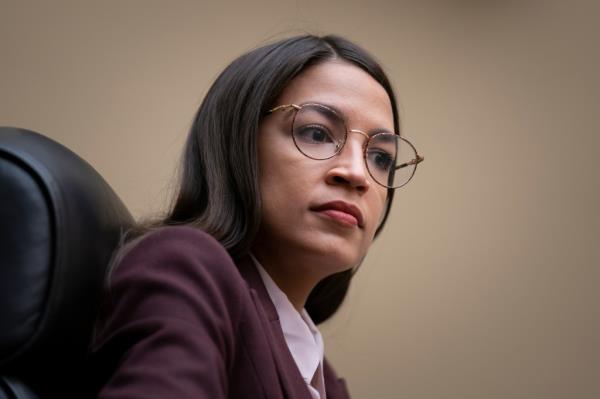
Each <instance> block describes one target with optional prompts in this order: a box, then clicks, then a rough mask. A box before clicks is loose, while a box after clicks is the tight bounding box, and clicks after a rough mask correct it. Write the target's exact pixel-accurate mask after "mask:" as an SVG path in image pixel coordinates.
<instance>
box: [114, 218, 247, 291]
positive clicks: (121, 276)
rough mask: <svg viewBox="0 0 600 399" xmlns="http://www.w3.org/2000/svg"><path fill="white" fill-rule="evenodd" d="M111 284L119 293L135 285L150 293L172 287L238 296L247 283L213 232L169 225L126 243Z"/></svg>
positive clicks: (116, 261) (179, 289) (118, 258)
mask: <svg viewBox="0 0 600 399" xmlns="http://www.w3.org/2000/svg"><path fill="white" fill-rule="evenodd" d="M108 287H109V291H110V292H111V293H112V294H117V295H118V294H119V292H122V291H124V290H129V289H132V288H133V287H138V288H139V289H142V290H144V291H146V292H148V293H150V292H152V291H160V290H164V289H165V288H166V287H172V288H173V289H177V290H178V291H181V290H184V291H185V290H189V291H197V290H199V289H202V290H203V291H204V292H207V291H212V293H213V294H214V293H215V292H214V291H215V290H217V291H220V292H221V293H222V294H223V295H226V296H230V297H235V296H238V295H239V294H240V292H241V291H244V290H245V289H246V287H247V285H246V283H245V280H244V279H243V278H242V276H241V274H240V272H239V270H238V268H237V266H236V265H235V263H234V261H233V259H232V258H231V257H230V255H229V253H228V252H227V250H226V249H225V248H224V247H223V246H222V245H221V243H219V242H218V241H217V240H216V239H215V238H214V237H213V236H211V235H210V234H208V233H206V232H204V231H202V230H199V229H197V228H194V227H188V226H169V227H161V228H159V229H156V230H154V231H151V232H149V233H147V234H145V235H143V236H142V237H140V238H137V239H135V240H133V241H131V242H129V243H127V244H125V246H124V247H123V248H121V253H120V254H119V255H118V256H117V259H116V260H115V263H114V266H113V268H112V270H111V273H110V275H109V278H108ZM111 296H112V295H111Z"/></svg>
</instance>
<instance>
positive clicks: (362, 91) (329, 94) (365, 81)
mask: <svg viewBox="0 0 600 399" xmlns="http://www.w3.org/2000/svg"><path fill="white" fill-rule="evenodd" d="M306 102H318V103H322V104H325V105H331V106H333V107H335V108H337V109H339V110H340V111H341V112H343V113H344V115H345V116H346V118H347V119H348V123H349V124H350V125H351V126H350V128H353V129H354V128H356V129H365V130H370V129H373V128H385V129H388V130H392V129H393V128H394V117H393V114H392V106H391V103H390V99H389V97H388V95H387V92H386V91H385V89H384V88H383V87H382V86H381V85H380V84H379V83H378V82H377V81H376V80H375V79H373V78H372V77H371V76H370V75H369V74H368V73H367V72H365V71H363V70H362V69H360V68H358V67H357V66H354V65H352V64H349V63H347V62H343V61H337V60H333V61H328V62H324V63H320V64H317V65H314V66H311V67H309V68H308V69H306V70H305V71H303V72H302V73H300V74H299V75H298V76H297V77H295V78H294V79H293V80H292V81H291V82H290V84H289V85H288V86H287V87H286V88H285V89H284V91H283V93H282V94H281V96H280V97H279V100H278V102H277V104H276V105H281V104H291V103H294V104H302V103H306Z"/></svg>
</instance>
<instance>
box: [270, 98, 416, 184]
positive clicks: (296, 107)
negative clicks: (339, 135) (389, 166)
mask: <svg viewBox="0 0 600 399" xmlns="http://www.w3.org/2000/svg"><path fill="white" fill-rule="evenodd" d="M306 106H317V107H322V108H325V109H327V110H328V111H329V112H331V113H333V114H334V115H336V116H337V117H338V118H339V119H340V121H341V122H342V123H343V124H344V128H345V129H344V130H345V131H344V140H343V142H342V143H341V145H340V143H337V144H336V149H335V152H334V153H333V154H332V155H331V156H328V157H326V158H315V157H312V156H310V155H308V154H306V153H305V152H304V151H302V150H301V149H300V147H299V146H298V143H297V142H296V137H295V136H294V132H293V128H294V123H295V122H296V115H298V111H300V110H301V109H302V108H303V107H306ZM289 108H293V109H294V116H293V118H292V125H291V126H292V140H293V141H294V145H295V146H296V148H297V149H298V151H300V153H301V154H302V155H304V156H305V157H307V158H310V159H314V160H316V161H324V160H326V159H331V158H333V157H334V156H336V155H338V154H339V153H340V152H341V151H342V149H343V148H344V146H345V145H346V141H347V140H348V133H357V134H360V135H363V136H365V137H366V138H367V140H366V141H365V143H364V145H363V159H364V161H365V165H366V167H367V171H368V172H369V175H370V176H371V178H372V179H373V181H374V182H375V183H377V184H379V185H380V186H383V187H385V188H388V189H392V190H395V189H397V188H401V187H404V186H405V185H406V184H408V182H409V181H411V180H412V178H413V176H414V175H415V172H416V171H417V165H418V164H420V163H421V162H423V161H424V160H425V158H424V157H423V156H421V155H419V153H418V152H417V149H416V147H415V146H414V145H413V144H412V143H411V142H410V141H408V140H407V139H405V138H404V137H402V136H400V135H399V134H398V133H392V132H380V133H376V134H374V135H372V136H369V135H368V134H367V133H365V132H363V131H362V130H358V129H348V125H347V123H346V119H345V118H344V117H343V115H339V112H338V111H336V110H334V109H333V108H331V107H328V106H327V105H324V104H319V103H305V104H302V105H297V104H283V105H278V106H276V107H274V108H272V109H270V110H269V111H267V113H268V114H271V113H273V112H276V111H280V110H285V109H289ZM381 134H393V135H396V136H398V138H400V139H401V140H402V141H404V142H405V143H407V144H408V145H409V146H410V147H411V148H412V149H413V150H414V152H415V155H416V158H413V159H411V160H410V161H408V162H405V163H403V164H400V165H397V166H396V167H395V170H398V169H402V168H405V167H407V166H410V165H415V168H414V169H413V171H412V173H411V175H410V176H409V177H408V179H407V180H406V181H405V182H404V183H403V184H401V185H399V186H397V187H390V186H388V185H386V184H382V183H380V182H379V181H377V179H376V178H375V177H374V176H373V173H372V172H371V169H369V163H368V162H367V147H368V145H369V142H370V141H371V140H372V139H373V138H374V137H376V136H378V135H381Z"/></svg>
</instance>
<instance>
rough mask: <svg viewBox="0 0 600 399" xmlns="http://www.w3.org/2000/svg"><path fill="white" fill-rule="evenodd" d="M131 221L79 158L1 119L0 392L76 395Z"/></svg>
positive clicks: (79, 393) (15, 395) (31, 395)
mask: <svg viewBox="0 0 600 399" xmlns="http://www.w3.org/2000/svg"><path fill="white" fill-rule="evenodd" d="M132 223H133V220H132V217H131V215H130V214H129V212H128V211H127V209H126V207H125V206H124V205H123V203H122V202H121V200H120V199H119V198H118V197H117V195H116V194H115V193H114V192H113V190H112V189H111V188H110V187H109V185H108V184H107V183H106V182H105V181H104V179H103V178H102V177H101V176H100V175H99V174H98V173H97V172H96V171H95V170H94V169H93V168H92V167H91V166H90V165H89V164H88V163H87V162H85V161H84V160H83V159H81V158H80V157H78V156H77V155H76V154H74V153H73V152H71V151H70V150H68V149H67V148H65V147H64V146H62V145H60V144H58V143H57V142H55V141H52V140H50V139H48V138H46V137H44V136H42V135H39V134H37V133H34V132H31V131H28V130H23V129H16V128H0V398H3V397H6V398H34V397H39V398H46V397H52V398H55V397H74V396H76V395H77V396H78V397H83V396H84V395H83V392H84V391H85V388H86V386H85V378H84V372H83V371H84V367H83V365H84V363H85V357H86V352H87V347H88V345H89V341H90V338H91V334H92V331H93V324H94V320H95V317H96V314H97V311H98V308H99V304H100V299H101V294H102V289H103V285H104V280H105V274H106V270H107V266H108V264H109V262H110V259H111V256H112V254H113V251H114V250H115V248H116V247H117V245H118V243H119V241H120V238H121V236H122V233H123V232H124V231H125V230H126V229H127V228H128V227H130V226H131V225H132ZM3 395H4V396H3Z"/></svg>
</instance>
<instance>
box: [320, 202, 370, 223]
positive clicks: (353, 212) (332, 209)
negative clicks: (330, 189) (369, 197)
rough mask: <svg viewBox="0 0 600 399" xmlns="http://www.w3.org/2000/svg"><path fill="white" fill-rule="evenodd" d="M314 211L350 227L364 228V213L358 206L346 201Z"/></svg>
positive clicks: (321, 206)
mask: <svg viewBox="0 0 600 399" xmlns="http://www.w3.org/2000/svg"><path fill="white" fill-rule="evenodd" d="M311 210H312V211H315V212H321V213H323V214H325V215H327V216H329V217H330V218H332V219H335V220H337V221H339V222H341V223H344V224H349V225H358V227H363V225H364V219H363V215H362V212H361V211H360V209H358V207H357V206H355V205H352V204H350V203H348V202H345V201H331V202H327V203H324V204H321V205H318V206H316V207H313V208H311Z"/></svg>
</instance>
